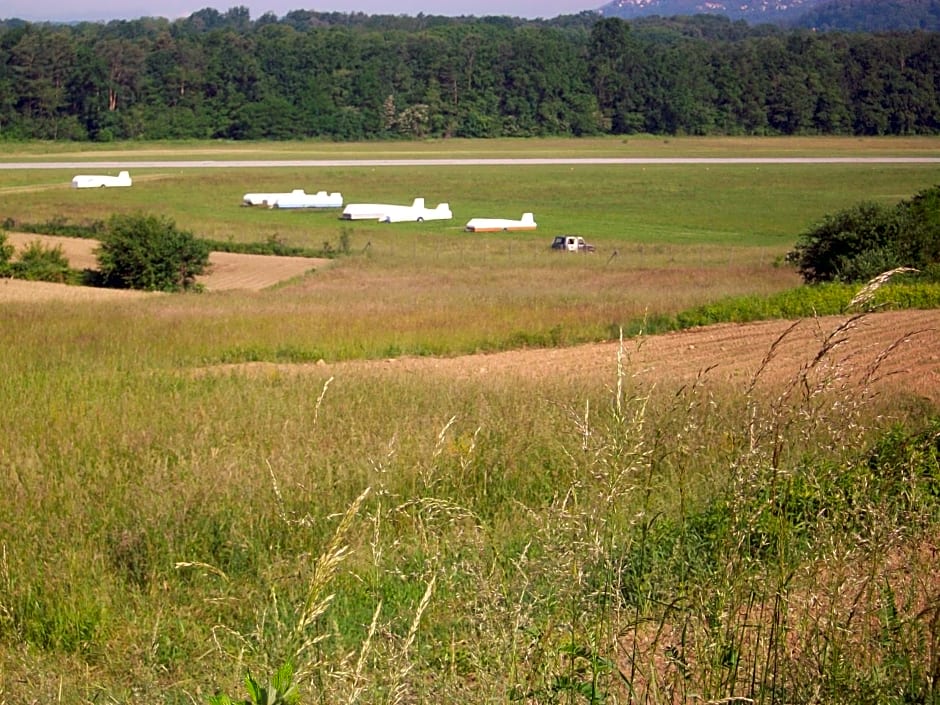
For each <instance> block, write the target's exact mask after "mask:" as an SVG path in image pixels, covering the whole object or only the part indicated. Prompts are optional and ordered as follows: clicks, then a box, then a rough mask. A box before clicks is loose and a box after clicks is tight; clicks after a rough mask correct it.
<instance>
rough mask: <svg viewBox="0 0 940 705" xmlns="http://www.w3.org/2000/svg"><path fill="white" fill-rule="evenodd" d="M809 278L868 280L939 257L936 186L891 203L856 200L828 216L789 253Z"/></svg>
mask: <svg viewBox="0 0 940 705" xmlns="http://www.w3.org/2000/svg"><path fill="white" fill-rule="evenodd" d="M788 259H789V260H790V261H791V262H794V263H796V265H797V267H798V268H799V271H800V274H801V275H802V276H803V279H804V281H806V282H807V283H816V282H828V281H845V282H856V281H866V280H868V279H872V278H874V277H876V276H877V275H879V274H881V273H882V272H886V271H889V270H892V269H896V268H898V267H913V268H916V269H920V270H925V269H930V268H931V267H932V266H935V265H936V264H937V262H940V186H934V187H933V188H930V189H927V190H925V191H922V192H920V193H918V194H917V195H916V196H914V198H912V199H911V200H909V201H902V202H901V203H899V204H898V205H897V206H895V207H894V208H888V207H885V206H881V205H879V204H877V203H860V204H857V205H855V206H853V207H851V208H847V209H845V210H843V211H840V212H838V213H835V214H834V215H830V216H827V217H826V218H824V219H823V221H822V222H821V223H819V224H818V225H816V226H815V227H814V228H812V229H811V230H809V231H808V232H806V233H803V234H802V235H801V236H800V239H799V241H798V243H797V245H796V247H795V248H794V249H793V251H791V252H790V253H789V255H788Z"/></svg>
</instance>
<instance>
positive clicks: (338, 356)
mask: <svg viewBox="0 0 940 705" xmlns="http://www.w3.org/2000/svg"><path fill="white" fill-rule="evenodd" d="M889 155H900V156H920V157H923V156H927V157H936V156H938V155H940V140H937V139H935V138H933V139H896V140H894V139H892V140H887V139H886V140H857V139H843V140H834V139H830V138H820V139H793V140H783V139H767V140H736V139H728V140H716V139H709V140H704V139H695V138H675V139H669V140H664V139H662V138H651V137H638V138H635V139H634V138H631V139H629V140H584V141H581V140H544V141H540V140H517V141H512V140H500V141H496V142H470V141H456V142H454V143H451V142H429V143H418V144H415V143H400V144H399V143H393V144H385V143H382V144H375V145H372V144H369V145H334V144H319V143H296V144H295V143H288V144H283V145H282V144H268V143H263V144H260V143H259V144H235V143H230V144H216V143H211V144H210V143H205V144H203V143H198V144H188V143H184V144H176V143H160V144H158V145H153V144H127V145H125V144H118V145H115V144H112V145H95V146H88V145H81V147H80V148H77V147H76V146H75V145H62V144H54V145H53V144H49V145H45V144H43V145H38V144H37V145H34V144H29V145H16V144H14V145H4V154H3V156H2V161H7V162H9V161H17V162H30V163H31V162H37V163H38V162H41V161H60V160H65V161H86V160H103V159H107V160H120V159H126V160H127V161H126V168H128V169H129V170H130V171H131V175H132V177H133V178H134V186H133V187H132V188H130V189H97V190H89V191H85V190H73V189H71V188H70V185H69V182H70V180H71V177H72V176H73V175H74V174H76V173H79V172H83V171H84V172H93V173H104V172H107V173H112V172H113V173H116V171H117V169H98V168H95V169H91V168H89V169H76V168H71V167H70V168H68V169H61V168H53V169H50V168H24V169H16V170H0V222H4V223H5V226H4V227H6V228H7V229H9V230H18V229H21V228H22V227H23V225H24V224H26V225H35V224H42V223H50V222H63V221H64V222H68V223H81V224H88V223H93V222H95V221H105V220H107V218H108V217H110V215H111V214H114V213H134V212H144V213H156V214H160V215H164V216H167V217H169V218H172V219H173V220H174V221H175V222H176V224H177V225H178V226H179V227H180V228H182V229H185V230H189V231H191V232H193V233H194V234H195V235H197V236H201V237H206V238H210V239H212V240H216V241H223V242H225V241H231V242H237V243H249V242H265V241H272V240H276V241H279V242H283V243H285V244H289V245H294V246H299V247H304V248H310V249H319V250H323V251H327V252H328V253H330V254H331V255H335V256H333V257H332V259H331V260H330V262H329V264H328V265H326V266H324V267H322V268H320V269H318V270H316V271H312V272H310V273H308V274H307V275H305V276H303V277H301V278H298V279H296V280H290V281H286V282H283V283H281V284H279V285H278V286H275V287H272V288H271V289H267V290H263V291H232V292H205V293H201V294H185V295H154V296H148V297H144V298H140V299H138V298H135V299H128V300H127V301H117V302H115V301H113V300H110V301H108V302H100V303H91V302H78V301H76V302H71V301H68V300H65V299H64V300H56V301H38V300H37V301H35V302H27V303H23V302H4V301H3V299H2V294H0V341H2V342H0V414H2V417H0V418H2V424H0V482H2V486H3V487H4V491H3V492H2V493H0V703H7V702H9V703H32V702H42V703H53V702H55V703H64V704H66V705H72V704H78V703H82V704H84V703H140V702H148V703H168V704H169V703H173V704H182V703H207V702H209V699H210V697H212V696H213V695H217V694H227V695H230V696H231V697H232V698H233V699H235V700H237V701H239V702H241V701H242V700H244V699H245V698H246V697H248V691H247V690H246V689H245V687H244V680H245V677H246V674H248V673H250V674H251V675H252V677H253V678H255V679H257V680H258V681H260V682H262V683H263V684H265V685H267V684H268V682H269V680H270V679H271V678H272V677H273V676H274V674H275V673H276V672H277V671H278V669H279V668H281V667H282V666H283V665H284V664H287V663H289V664H291V665H292V666H293V669H294V672H293V682H294V683H295V684H296V686H297V692H298V693H299V695H300V702H302V703H356V702H361V703H417V702H457V701H465V702H471V703H510V702H525V703H601V702H610V703H655V704H659V703H679V702H691V701H693V700H697V701H702V702H729V703H730V702H760V703H784V702H786V703H790V702H806V703H809V702H853V703H854V702H859V703H861V702H864V703H913V702H919V703H935V702H938V701H940V700H938V699H940V690H938V686H937V674H938V673H940V660H938V656H937V654H938V653H940V627H938V625H940V602H938V596H940V592H938V590H940V585H938V584H937V578H936V570H935V567H934V563H935V561H934V554H933V550H934V549H935V547H936V541H937V539H938V537H940V531H938V529H940V515H938V507H940V504H938V498H940V471H938V467H937V465H938V455H940V451H938V445H937V433H938V429H940V421H938V416H937V410H936V408H935V407H934V406H933V405H931V404H930V403H929V402H927V401H925V400H923V399H918V398H915V397H913V396H911V395H908V394H906V393H905V390H904V389H903V388H900V389H896V390H895V391H894V392H893V393H891V394H888V395H881V396H877V397H875V396H872V395H870V394H868V393H867V390H865V389H858V388H852V389H849V388H845V387H842V386H840V385H839V384H838V383H837V379H836V373H835V372H833V373H832V374H833V376H832V377H826V376H823V377H822V378H811V377H810V375H809V374H808V373H806V372H803V373H799V374H798V375H797V376H796V377H795V378H794V379H793V380H790V382H789V383H788V384H785V385H784V388H783V390H780V389H772V390H769V391H768V390H767V389H765V388H763V387H762V386H760V385H754V386H753V387H752V386H750V385H748V384H743V385H742V384H730V383H720V382H716V383H714V384H709V383H707V371H705V370H703V376H702V379H701V380H700V381H699V382H695V383H692V384H685V385H671V384H669V383H663V384H662V385H655V384H653V385H650V384H645V383H641V382H639V381H637V379H636V378H635V375H634V373H635V372H636V370H634V369H632V368H631V361H630V360H629V359H621V360H618V359H616V358H612V359H611V360H610V364H609V366H608V367H607V369H605V370H604V371H602V372H600V373H593V374H578V375H572V374H570V373H571V372H572V370H560V371H559V373H558V374H553V373H552V372H551V371H550V370H544V369H539V368H540V365H539V363H538V362H534V363H533V369H532V370H530V371H529V373H527V374H518V375H502V374H494V375H491V376H486V375H475V376H474V375H467V376H452V375H442V374H436V373H434V372H433V371H430V372H422V373H415V372H413V371H409V370H410V369H411V368H409V367H407V366H398V365H396V363H395V362H393V360H394V359H395V358H399V357H402V356H421V357H425V358H429V359H430V358H448V357H454V356H458V355H464V354H472V353H492V352H498V351H513V350H528V351H529V352H531V353H533V358H532V359H533V360H538V357H537V355H535V353H536V352H537V351H538V350H539V349H542V348H563V347H566V346H569V345H575V344H579V343H587V342H597V341H612V340H617V339H618V336H619V335H620V334H621V331H627V332H628V333H632V332H636V331H638V330H648V331H651V332H652V331H654V330H655V329H654V323H655V322H656V321H660V322H662V321H664V320H666V319H669V320H674V319H675V320H678V318H679V317H681V316H686V319H687V320H693V319H694V320H696V321H698V320H699V319H697V318H694V316H693V315H692V313H691V312H697V313H695V315H701V316H704V315H705V313H704V311H705V310H706V308H707V307H709V306H718V307H722V308H723V310H724V311H725V312H727V311H728V310H730V309H731V308H732V307H733V306H734V305H738V304H734V303H729V302H738V303H740V302H741V301H747V302H749V303H747V308H748V309H749V310H750V311H752V312H753V311H756V310H758V309H759V308H760V306H761V304H762V303H766V302H768V301H781V300H786V299H787V298H788V297H795V298H798V299H800V300H802V301H805V300H806V298H805V296H804V295H803V294H794V293H793V292H794V291H796V290H798V287H799V285H800V281H799V277H798V276H797V275H796V273H795V272H794V271H793V270H792V269H791V268H790V267H789V266H787V265H786V264H785V262H784V258H785V255H786V253H787V252H788V251H789V250H790V249H791V248H792V247H793V245H794V244H795V242H796V240H797V238H798V236H799V234H800V233H801V232H803V231H805V230H806V229H808V228H809V227H811V226H812V225H813V224H814V223H816V222H817V221H818V220H819V219H821V218H822V217H823V216H824V215H826V214H828V213H832V212H835V211H837V210H840V209H842V208H846V207H849V206H851V205H854V204H856V203H858V202H859V201H863V200H874V201H878V202H881V203H885V204H893V203H896V202H897V201H899V200H902V199H905V198H909V197H910V196H912V195H914V194H915V193H917V192H918V191H920V190H922V189H924V188H927V187H929V186H932V185H935V184H937V183H940V164H938V163H906V164H855V165H853V164H847V163H841V164H813V165H799V164H785V165H772V164H761V165H745V164H740V165H714V164H713V165H596V166H594V165H563V166H561V165H559V166H552V165H539V166H534V165H526V166H463V167H456V166H433V167H429V166H396V165H389V166H380V167H371V166H342V167H316V168H300V167H238V166H233V167H231V168H227V167H226V168H206V167H195V168H178V167H160V168H158V167H142V168H140V169H137V168H134V166H133V163H134V161H135V160H151V159H160V160H205V159H212V160H227V161H236V160H245V159H252V160H256V159H257V160H261V159H357V158H361V159H367V158H383V159H384V158H388V159H395V158H411V157H422V158H435V157H440V158H445V157H453V158H460V157H465V158H470V157H480V158H485V157H504V156H517V157H520V158H525V157H545V156H558V157H578V156H600V157H603V156H654V157H655V156H664V157H671V156H680V157H681V156H715V157H722V156H839V157H849V156H889ZM293 188H304V189H306V190H307V191H308V192H313V191H318V190H327V191H341V192H342V193H343V196H344V199H345V201H346V202H347V203H348V202H374V201H378V202H386V201H389V202H395V203H408V202H410V201H411V200H412V199H413V198H414V197H417V196H421V197H424V198H425V200H426V201H427V203H428V205H430V206H434V205H436V204H437V203H438V202H442V201H446V202H448V203H449V204H450V206H451V209H452V210H453V212H454V219H453V220H452V221H441V222H427V223H401V224H381V223H369V222H361V221H356V222H350V221H342V220H340V219H339V218H338V213H337V212H336V211H326V212H298V211H279V210H269V209H265V208H245V207H243V206H241V197H242V194H244V193H246V192H253V191H282V190H290V189H293ZM524 211H532V212H533V213H534V214H535V217H536V220H537V222H538V224H539V227H538V229H537V230H536V231H535V232H522V233H478V234H475V233H468V232H465V231H464V230H463V225H464V223H465V222H466V221H467V220H469V219H470V218H471V217H479V216H483V217H486V216H492V217H519V216H520V215H521V213H522V212H524ZM563 233H575V234H579V235H582V236H583V237H584V238H585V239H586V240H587V241H589V242H591V243H593V244H595V245H596V246H597V252H595V253H593V254H586V255H569V254H559V253H555V252H552V251H551V250H550V248H549V244H550V242H551V239H552V237H553V236H554V235H556V234H563ZM2 286H3V283H2V282H0V287H2ZM824 291H825V292H826V293H825V294H824V295H825V296H829V297H830V298H831V299H832V300H833V301H836V300H838V301H841V302H845V301H847V299H850V298H851V296H852V295H853V294H854V293H855V290H854V289H852V288H850V287H844V288H839V289H837V290H836V289H827V290H824ZM833 292H834V293H833ZM820 300H821V299H820ZM934 300H935V299H934ZM832 305H835V306H837V307H838V306H839V305H841V304H838V303H835V304H832ZM820 306H822V304H820ZM720 315H721V314H719V318H720ZM742 315H746V314H742ZM765 315H774V314H773V313H770V314H765ZM702 320H704V319H702ZM734 320H739V319H737V318H735V319H734ZM925 340H926V342H924V343H921V344H930V341H931V340H933V341H935V340H936V335H935V334H934V336H933V338H930V337H929V336H928V337H927V338H926V339H925ZM827 344H828V343H825V342H821V343H820V345H821V350H820V352H821V353H823V354H824V353H828V352H830V350H827V349H825V346H826V345H827ZM770 353H771V351H768V355H770ZM822 356H823V355H821V357H822ZM270 363H277V364H276V365H275V364H270ZM293 363H298V364H297V365H294V364H293ZM299 363H303V364H299ZM481 364H483V363H481ZM422 369H426V370H433V369H434V368H433V366H430V367H427V368H422ZM283 702H286V701H283Z"/></svg>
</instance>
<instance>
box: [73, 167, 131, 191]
mask: <svg viewBox="0 0 940 705" xmlns="http://www.w3.org/2000/svg"><path fill="white" fill-rule="evenodd" d="M132 183H133V182H132V181H131V175H130V172H127V171H122V172H120V173H119V174H118V175H117V176H107V175H99V174H78V175H77V176H74V177H73V178H72V188H112V187H115V186H130V185H131V184H132Z"/></svg>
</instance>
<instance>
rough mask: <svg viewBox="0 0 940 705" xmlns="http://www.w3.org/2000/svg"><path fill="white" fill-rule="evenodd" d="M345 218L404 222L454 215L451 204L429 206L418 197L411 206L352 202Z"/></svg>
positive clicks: (437, 218) (345, 213)
mask: <svg viewBox="0 0 940 705" xmlns="http://www.w3.org/2000/svg"><path fill="white" fill-rule="evenodd" d="M340 217H342V218H343V219H344V220H378V221H381V222H383V223H404V222H417V223H421V222H423V221H425V220H449V219H450V218H453V217H454V214H453V213H451V211H450V206H449V205H448V204H446V203H439V204H438V205H437V207H436V208H427V207H425V205H424V199H423V198H416V199H415V200H414V202H412V204H411V205H410V206H399V205H394V204H391V203H350V204H349V205H348V206H346V208H345V209H344V210H343V213H342V215H341V216H340Z"/></svg>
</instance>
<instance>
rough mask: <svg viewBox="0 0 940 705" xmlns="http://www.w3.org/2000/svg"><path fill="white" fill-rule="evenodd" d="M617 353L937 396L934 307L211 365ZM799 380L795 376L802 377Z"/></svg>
mask: <svg viewBox="0 0 940 705" xmlns="http://www.w3.org/2000/svg"><path fill="white" fill-rule="evenodd" d="M618 353H620V354H619V357H620V360H621V365H622V369H623V374H624V377H625V384H627V385H631V384H636V385H638V386H640V387H644V388H648V387H649V386H650V385H662V386H665V387H667V388H674V387H675V386H676V385H684V384H691V383H694V382H696V381H698V383H702V384H712V383H718V384H724V385H730V386H732V388H736V389H738V390H740V391H741V392H744V391H745V390H747V389H748V387H749V386H750V385H752V384H754V385H755V386H756V387H764V386H766V387H769V388H773V389H779V390H783V389H786V388H788V387H792V388H793V389H794V391H795V392H796V393H800V394H802V393H804V391H819V390H822V389H823V388H830V389H847V390H852V389H856V390H858V391H860V392H861V391H862V390H864V392H865V393H868V392H874V393H879V392H891V391H903V392H904V393H905V394H911V395H914V396H916V397H919V398H922V399H925V400H928V401H930V402H932V403H940V310H927V311H892V312H882V313H871V314H866V315H863V316H858V317H854V318H852V317H844V316H828V317H821V318H818V319H807V320H802V321H796V322H794V321H780V320H775V321H762V322H758V323H747V324H722V325H715V326H709V327H704V328H696V329H692V330H687V331H680V332H676V333H669V334H665V335H657V336H650V337H646V338H638V339H631V340H627V341H624V344H623V348H622V353H621V347H620V344H619V343H616V342H614V343H597V344H590V345H578V346H574V347H570V348H553V349H537V350H516V351H510V352H503V353H495V354H486V355H467V356H462V357H455V358H429V357H405V358H398V359H394V360H385V361H378V362H376V361H364V362H346V363H335V364H325V363H322V362H321V363H318V364H273V363H247V364H243V365H232V366H221V367H218V368H215V370H216V371H223V370H225V371H230V372H237V373H248V374H254V373H259V372H260V373H263V374H268V373H271V372H274V373H283V374H304V373H307V374H310V373H314V372H315V373H317V374H333V375H343V374H372V375H377V376H382V375H401V374H405V375H413V376H414V377H415V378H416V379H421V378H426V377H427V376H428V375H435V376H440V377H443V378H446V379H450V380H458V379H468V380H487V379H489V380H494V381H496V382H501V381H503V380H505V381H510V380H511V379H512V378H516V379H520V378H521V379H527V380H530V381H534V382H536V383H538V382H539V381H549V380H555V381H558V380H569V381H571V382H574V383H577V382H578V381H588V380H598V379H608V380H610V385H611V387H613V385H614V384H615V383H616V380H617V374H618V372H617V369H618ZM804 381H805V384H804Z"/></svg>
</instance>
